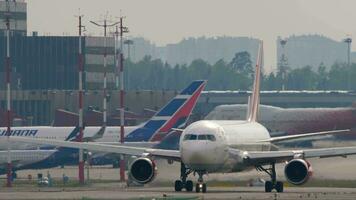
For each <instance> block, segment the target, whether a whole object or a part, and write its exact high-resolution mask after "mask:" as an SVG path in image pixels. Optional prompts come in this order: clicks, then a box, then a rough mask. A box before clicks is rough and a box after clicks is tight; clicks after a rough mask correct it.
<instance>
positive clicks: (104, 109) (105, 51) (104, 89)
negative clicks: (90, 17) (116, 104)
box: [90, 19, 119, 127]
mask: <svg viewBox="0 0 356 200" xmlns="http://www.w3.org/2000/svg"><path fill="white" fill-rule="evenodd" d="M90 22H91V23H92V24H94V25H96V26H99V27H103V28H104V87H103V93H104V94H103V95H104V100H103V126H104V127H106V124H107V99H106V98H107V79H106V64H107V60H106V57H107V44H106V43H107V41H106V38H107V37H106V36H107V34H106V32H107V28H108V27H111V26H115V25H116V24H118V23H119V22H116V23H113V24H107V20H106V19H104V23H103V24H99V23H96V22H94V21H90Z"/></svg>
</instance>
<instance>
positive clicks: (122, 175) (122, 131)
mask: <svg viewBox="0 0 356 200" xmlns="http://www.w3.org/2000/svg"><path fill="white" fill-rule="evenodd" d="M123 18H124V17H122V16H121V17H120V142H121V143H124V142H125V128H124V126H125V107H124V96H125V91H124V54H123V52H124V51H123V42H124V41H123V34H124V33H128V28H127V27H124V25H123ZM120 157H121V158H120V180H121V181H125V159H124V155H123V154H121V156H120Z"/></svg>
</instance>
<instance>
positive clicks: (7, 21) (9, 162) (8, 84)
mask: <svg viewBox="0 0 356 200" xmlns="http://www.w3.org/2000/svg"><path fill="white" fill-rule="evenodd" d="M6 9H7V10H6V12H5V16H6V19H5V24H6V58H5V65H6V99H7V101H6V102H7V103H6V107H7V112H6V115H7V120H6V122H7V173H6V186H7V187H11V186H12V159H11V143H10V135H11V119H12V117H11V65H10V64H11V63H10V15H11V14H10V2H9V1H8V0H7V1H6Z"/></svg>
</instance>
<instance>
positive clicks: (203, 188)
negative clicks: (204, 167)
mask: <svg viewBox="0 0 356 200" xmlns="http://www.w3.org/2000/svg"><path fill="white" fill-rule="evenodd" d="M198 174H199V178H198V183H197V184H196V185H195V192H197V193H198V192H200V191H201V192H203V193H205V192H206V184H205V183H204V180H203V175H204V172H202V171H199V172H198Z"/></svg>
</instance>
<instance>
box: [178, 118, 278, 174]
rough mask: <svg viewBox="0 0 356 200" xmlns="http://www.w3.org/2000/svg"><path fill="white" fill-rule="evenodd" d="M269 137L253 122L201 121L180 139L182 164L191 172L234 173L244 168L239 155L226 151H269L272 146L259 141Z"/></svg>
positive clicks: (264, 130)
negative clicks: (230, 149)
mask: <svg viewBox="0 0 356 200" xmlns="http://www.w3.org/2000/svg"><path fill="white" fill-rule="evenodd" d="M269 138H270V136H269V133H268V130H267V129H266V128H265V127H264V126H262V125H261V124H259V123H257V122H248V121H236V120H229V121H224V120H222V121H218V120H217V121H210V120H209V121H208V120H202V121H198V122H195V123H193V124H191V125H189V126H188V127H187V128H186V129H185V130H184V131H183V133H182V136H181V139H180V153H181V158H182V161H183V163H184V164H186V165H187V166H188V167H189V168H190V169H192V170H195V171H199V170H201V171H206V172H209V173H211V172H224V173H226V172H238V171H242V170H246V169H247V168H248V167H249V168H250V167H251V166H245V165H244V164H243V160H242V156H236V155H230V153H231V152H230V151H229V148H234V149H238V150H240V151H241V155H242V154H243V151H247V150H248V151H270V150H273V145H272V144H271V143H269V142H259V141H263V140H268V139H269Z"/></svg>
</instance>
